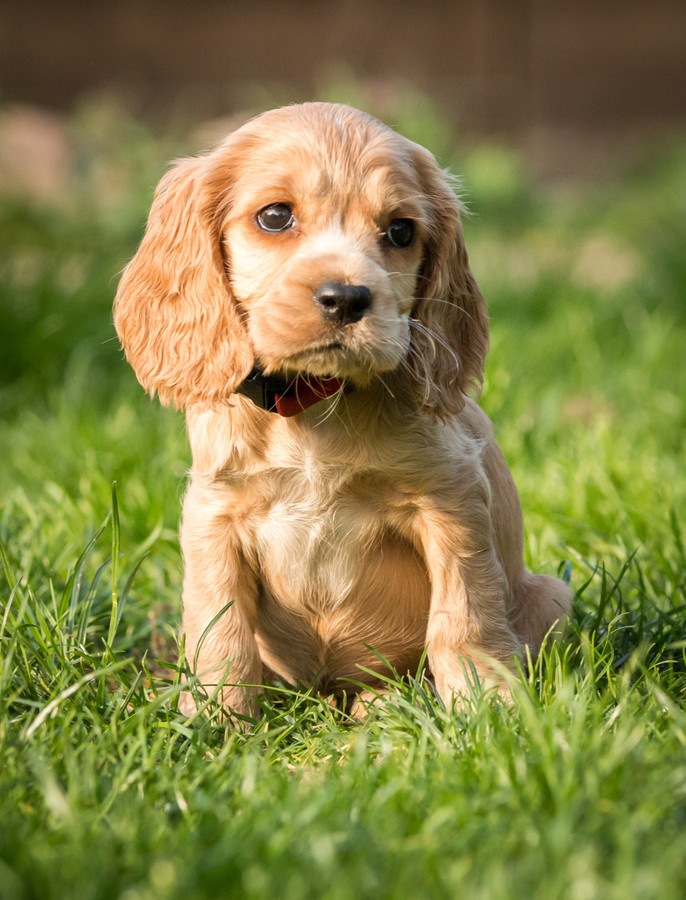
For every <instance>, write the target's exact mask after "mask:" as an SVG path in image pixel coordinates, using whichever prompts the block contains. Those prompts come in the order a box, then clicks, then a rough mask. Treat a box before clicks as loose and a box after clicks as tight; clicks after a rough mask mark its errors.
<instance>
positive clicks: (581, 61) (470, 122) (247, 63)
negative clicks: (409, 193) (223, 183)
mask: <svg viewBox="0 0 686 900" xmlns="http://www.w3.org/2000/svg"><path fill="white" fill-rule="evenodd" d="M342 66H344V67H346V68H347V69H348V71H349V72H350V73H352V74H354V75H355V76H356V77H358V78H360V79H362V80H363V81H365V80H366V81H375V82H379V83H382V82H384V81H385V82H394V81H398V80H404V81H405V82H407V83H409V84H413V85H414V86H416V87H418V88H420V89H422V90H424V91H426V92H427V93H428V94H430V95H431V96H432V97H433V98H434V99H435V100H436V101H437V102H438V103H439V104H440V105H441V106H442V107H443V109H445V110H448V112H449V113H451V114H453V116H454V119H455V121H456V122H458V123H459V124H460V126H461V127H462V129H463V130H464V131H465V132H467V133H473V134H484V133H485V134H497V135H502V136H507V137H511V138H515V139H521V138H522V137H524V139H525V140H529V141H532V142H534V144H535V142H536V140H538V139H540V138H541V135H543V136H545V140H544V143H545V142H547V144H548V145H549V146H553V147H554V145H555V141H560V142H566V141H567V140H568V137H569V135H572V134H573V135H574V137H575V139H576V140H577V144H578V147H579V148H580V150H579V152H582V146H581V145H582V144H583V143H584V140H585V138H584V136H586V138H587V139H588V141H589V142H591V143H593V142H594V141H595V142H596V143H597V142H598V140H599V136H603V135H606V134H614V135H618V134H623V133H627V134H631V133H633V134H635V133H638V132H641V131H646V130H651V129H659V128H662V127H664V126H669V125H671V124H681V125H683V124H685V123H686V0H650V2H647V0H564V2H563V0H463V2H451V0H427V2H424V3H422V2H418V0H393V2H388V0H336V2H325V0H301V2H291V3H286V2H279V0H242V2H235V0H224V2H219V0H201V2H183V0H111V2H107V3H106V2H100V0H90V2H89V0H2V2H1V3H0V101H5V102H7V101H9V102H14V101H19V102H28V103H35V104H40V105H46V106H49V107H54V108H60V109H65V108H69V107H70V106H71V105H72V104H73V103H74V101H75V100H76V99H77V98H79V97H80V96H83V95H84V94H86V93H89V92H92V91H93V90H96V89H100V88H111V87H114V88H117V89H119V90H124V91H125V92H128V93H129V94H130V96H132V97H134V98H136V100H137V102H138V103H139V104H140V108H142V109H143V110H144V111H146V112H149V113H151V114H154V113H155V112H157V113H158V114H159V113H160V112H164V111H168V110H169V109H179V107H180V106H183V107H185V108H186V110H187V111H190V112H191V114H192V115H196V116H197V118H200V117H204V116H211V115H216V114H219V113H227V112H231V111H233V110H235V109H237V108H238V106H240V105H241V103H244V102H245V98H246V97H247V96H248V94H247V92H246V87H247V86H249V85H259V84H263V85H265V84H266V85H268V86H269V85H281V86H282V90H281V96H282V97H284V99H287V100H291V99H302V98H304V97H307V96H308V94H310V93H312V92H313V91H314V90H315V89H316V87H317V86H318V85H319V84H321V80H322V78H323V77H324V75H325V74H326V73H327V72H331V71H332V70H335V68H336V67H342ZM289 92H290V93H289ZM551 142H552V144H551Z"/></svg>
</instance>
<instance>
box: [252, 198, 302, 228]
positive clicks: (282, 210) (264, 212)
mask: <svg viewBox="0 0 686 900" xmlns="http://www.w3.org/2000/svg"><path fill="white" fill-rule="evenodd" d="M257 224H258V225H259V226H260V228H261V229H262V231H286V230H287V229H289V228H292V227H293V226H294V225H295V219H294V217H293V210H292V209H291V208H290V206H288V204H287V203H272V205H271V206H265V208H264V209H261V210H260V211H259V212H258V214H257Z"/></svg>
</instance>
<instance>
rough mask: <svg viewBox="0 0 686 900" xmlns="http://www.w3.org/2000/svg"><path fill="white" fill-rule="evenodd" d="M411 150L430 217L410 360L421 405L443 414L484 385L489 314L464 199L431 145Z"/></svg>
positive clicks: (459, 406)
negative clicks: (471, 257)
mask: <svg viewBox="0 0 686 900" xmlns="http://www.w3.org/2000/svg"><path fill="white" fill-rule="evenodd" d="M412 154H413V162H414V165H415V168H416V171H417V173H418V175H419V180H420V184H421V186H422V191H423V193H424V196H425V197H426V199H427V200H428V203H429V213H428V217H429V221H428V223H427V225H428V237H427V243H426V247H425V251H424V260H423V262H422V267H421V270H420V273H419V278H418V282H417V297H418V299H417V301H416V303H415V306H414V308H413V310H412V319H414V320H415V322H416V325H415V326H414V327H412V346H413V350H414V352H413V353H411V354H410V360H411V365H412V366H413V368H414V374H415V382H416V386H417V394H418V398H419V400H420V402H421V405H422V407H423V408H424V409H425V410H427V411H429V412H432V413H433V414H435V415H436V416H438V417H439V418H444V417H447V416H450V415H454V414H455V413H458V412H459V411H460V410H461V409H462V407H463V406H464V401H465V394H466V392H467V391H469V390H470V388H475V389H476V390H477V391H478V390H479V389H480V388H481V384H482V381H483V370H484V360H485V357H486V353H487V352H488V314H487V310H486V303H485V301H484V299H483V297H482V296H481V292H480V291H479V288H478V286H477V284H476V281H475V280H474V276H473V275H472V273H471V271H470V269H469V261H468V259H467V250H466V248H465V243H464V237H463V234H462V225H461V223H460V211H461V204H460V201H459V199H458V198H457V196H456V194H455V192H454V190H453V188H452V186H451V184H450V181H449V180H448V177H447V176H446V174H445V173H444V172H443V171H442V170H441V169H440V168H439V166H438V164H437V163H436V160H435V159H434V157H433V156H432V155H431V154H430V153H429V152H428V151H427V150H425V149H424V148H423V147H420V146H418V145H414V146H413V148H412Z"/></svg>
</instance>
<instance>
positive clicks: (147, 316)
mask: <svg viewBox="0 0 686 900" xmlns="http://www.w3.org/2000/svg"><path fill="white" fill-rule="evenodd" d="M114 318H115V324H116V328H117V331H118V333H119V336H120V338H121V342H122V344H123V347H124V349H125V351H126V355H127V358H128V360H129V361H130V363H131V365H132V366H133V368H134V370H135V372H136V374H137V376H138V379H139V380H140V382H141V384H142V385H143V386H144V387H145V389H146V390H147V391H148V392H150V394H157V395H158V397H159V398H160V400H161V401H162V402H163V403H173V404H174V405H175V406H177V407H184V408H185V410H186V416H187V424H188V433H189V438H190V444H191V449H192V454H193V466H192V470H191V475H190V483H189V486H188V490H187V493H186V496H185V500H184V507H183V524H182V529H181V543H182V549H183V556H184V561H185V578H184V588H183V602H184V615H183V630H184V633H185V647H186V654H187V658H188V659H189V660H190V661H191V664H192V667H193V670H194V671H195V672H196V674H197V676H198V678H199V680H200V682H201V684H202V685H203V686H204V687H205V688H206V690H207V691H208V693H210V692H212V691H213V690H215V689H216V686H217V685H219V691H218V696H219V700H220V702H221V703H222V704H223V706H224V708H225V709H226V710H227V711H228V712H229V713H230V712H236V713H238V714H252V713H254V711H255V692H256V690H257V686H258V685H259V684H260V683H261V682H262V681H263V679H264V677H265V675H266V674H267V673H269V674H276V675H277V676H280V677H281V678H283V679H286V680H287V681H288V682H291V683H294V684H312V683H314V684H316V685H318V686H319V687H320V688H321V689H322V690H325V691H327V692H332V693H334V694H336V693H341V692H343V691H347V692H348V694H350V691H351V684H350V682H351V681H352V682H355V681H359V680H364V681H365V682H367V683H371V681H372V679H371V677H370V676H369V675H368V674H366V673H362V672H361V670H360V666H362V667H364V668H365V669H373V670H376V671H380V670H381V671H383V664H382V663H381V662H380V661H379V656H382V657H384V658H385V659H386V660H388V661H389V662H390V663H391V664H392V665H393V666H394V667H395V668H396V669H397V670H398V671H399V672H401V673H403V672H413V671H416V668H417V666H418V665H419V663H420V660H421V658H422V654H423V653H424V651H425V650H426V654H427V659H428V665H429V668H430V672H431V674H432V676H433V678H434V679H435V684H436V688H437V690H438V693H439V694H440V696H441V697H442V699H443V700H444V701H445V702H446V703H450V701H451V699H452V698H453V696H454V695H459V694H460V693H462V692H464V691H465V690H466V689H467V688H468V685H469V681H470V678H472V677H474V675H476V676H477V677H478V678H479V679H480V680H481V679H483V680H484V681H485V682H486V683H494V682H495V683H497V672H498V670H501V671H502V667H509V668H511V667H512V665H513V661H514V659H515V658H516V657H517V656H518V655H519V654H521V653H522V650H523V647H524V646H525V645H526V646H528V647H529V648H530V649H531V652H532V654H534V655H535V654H536V653H537V651H538V649H539V646H540V644H541V641H542V640H543V638H544V637H545V635H546V634H547V633H548V632H549V631H550V630H551V629H553V628H554V627H555V624H556V623H557V622H559V621H561V620H563V619H564V617H565V616H566V614H567V612H568V610H569V608H570V592H569V590H568V588H567V586H566V585H565V584H563V582H561V581H559V580H558V579H556V578H553V577H549V576H545V575H531V574H529V573H528V572H527V571H526V570H525V568H524V565H523V562H522V521H521V511H520V506H519V500H518V497H517V493H516V489H515V487H514V484H513V482H512V479H511V477H510V474H509V472H508V469H507V467H506V465H505V462H504V460H503V457H502V455H501V453H500V451H499V449H498V447H497V445H496V443H495V440H494V437H493V433H492V429H491V425H490V423H489V421H488V419H487V417H486V416H485V415H484V413H483V412H482V411H481V410H480V409H479V407H478V406H477V405H476V404H475V403H474V402H473V401H472V400H471V399H469V398H468V397H467V395H466V394H467V391H468V390H469V389H470V388H475V387H478V386H479V385H480V382H481V379H482V371H483V365H484V356H485V354H486V350H487V345H488V330H487V315H486V308H485V304H484V301H483V299H482V297H481V294H480V293H479V289H478V287H477V285H476V282H475V281H474V278H473V276H472V273H471V272H470V270H469V266H468V261H467V253H466V251H465V246H464V241H463V237H462V230H461V226H460V203H459V201H458V199H457V198H456V196H455V194H454V192H453V190H452V189H451V185H450V181H449V179H448V178H447V177H446V175H445V173H444V172H443V171H441V169H440V168H439V167H438V166H437V164H436V162H435V160H434V158H433V157H432V156H431V154H430V153H429V152H428V151H427V150H425V149H423V148H422V147H420V146H417V145H416V144H413V143H411V142H410V141H408V140H406V139H405V138H403V137H400V136H399V135H398V134H396V133H395V132H394V131H392V130H391V129H390V128H388V127H386V126H384V125H382V124H381V123H380V122H378V121H377V120H376V119H374V118H372V117H371V116H369V115H366V114H365V113H362V112H359V111H357V110H354V109H351V108H350V107H347V106H343V105H338V104H329V103H305V104H302V105H298V106H290V107H287V108H283V109H276V110H273V111H271V112H267V113H265V114H263V115H261V116H258V117H257V118H256V119H254V120H253V121H251V122H249V123H248V124H246V125H244V126H243V127H241V128H239V129H238V130H237V131H235V132H234V133H233V134H231V135H229V137H228V138H227V139H226V140H225V142H224V143H223V144H221V146H219V147H218V148H217V149H216V150H214V151H213V152H211V153H209V154H207V155H204V156H200V157H198V158H192V159H185V160H182V161H181V162H178V163H176V164H175V165H174V166H173V168H172V169H171V171H169V172H168V174H167V175H166V176H165V177H164V178H163V179H162V181H161V183H160V185H159V187H158V189H157V192H156V194H155V198H154V201H153V205H152V209H151V212H150V217H149V221H148V226H147V230H146V232H145V236H144V237H143V240H142V243H141V245H140V248H139V249H138V252H137V253H136V255H135V257H134V258H133V260H132V261H131V263H130V264H129V265H128V267H127V268H126V270H125V272H124V274H123V277H122V279H121V283H120V285H119V290H118V293H117V298H116V301H115V308H114ZM494 661H495V663H496V664H495V665H494ZM498 664H499V665H498ZM227 672H228V674H227ZM352 690H353V692H354V690H355V689H354V688H353V689H352ZM185 706H186V708H188V701H187V700H186V704H185ZM193 708H194V707H193Z"/></svg>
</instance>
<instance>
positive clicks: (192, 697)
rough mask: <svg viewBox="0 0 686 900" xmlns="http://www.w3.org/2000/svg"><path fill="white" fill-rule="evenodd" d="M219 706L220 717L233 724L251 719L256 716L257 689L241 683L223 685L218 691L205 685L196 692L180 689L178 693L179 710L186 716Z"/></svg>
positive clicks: (190, 716) (208, 711) (207, 712)
mask: <svg viewBox="0 0 686 900" xmlns="http://www.w3.org/2000/svg"><path fill="white" fill-rule="evenodd" d="M217 707H219V710H220V712H219V716H220V719H221V720H222V721H224V722H230V723H232V724H233V725H236V726H237V725H238V724H239V723H242V722H246V721H248V720H253V719H256V718H257V717H258V714H259V707H258V703H257V689H256V688H254V687H246V686H243V685H230V686H224V687H223V688H221V690H220V691H218V692H216V693H215V691H214V688H213V687H210V686H205V687H204V688H201V689H200V690H199V691H197V692H196V693H193V692H191V691H182V692H181V694H180V695H179V706H178V709H179V712H180V713H181V714H182V715H184V716H186V717H187V718H192V717H193V716H197V715H198V714H199V713H200V714H202V715H205V716H208V715H210V714H211V713H213V712H214V711H215V710H216V709H217Z"/></svg>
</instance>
